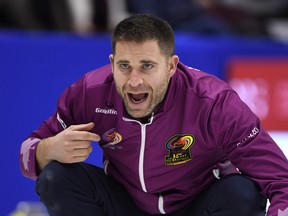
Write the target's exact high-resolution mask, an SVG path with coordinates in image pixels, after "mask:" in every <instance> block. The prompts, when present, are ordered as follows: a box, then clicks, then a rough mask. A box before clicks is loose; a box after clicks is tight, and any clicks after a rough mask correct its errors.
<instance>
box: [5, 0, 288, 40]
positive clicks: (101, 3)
mask: <svg viewBox="0 0 288 216" xmlns="http://www.w3.org/2000/svg"><path fill="white" fill-rule="evenodd" d="M134 13H150V14H154V15H157V16H159V17H161V18H164V19H165V20H167V21H168V22H169V23H170V24H171V25H172V27H173V28H174V30H175V31H185V32H192V33H197V34H205V35H222V34H229V35H244V36H268V37H275V38H280V39H285V38H288V0H145V1H142V0H81V1H80V0H0V27H1V28H4V29H21V30H27V31H39V30H40V31H43V30H44V31H47V30H48V31H59V32H63V31H64V32H73V33H77V34H84V35H85V34H91V33H92V34H94V33H99V32H110V31H111V30H112V29H113V28H114V27H115V25H116V24H117V23H118V22H119V21H120V20H122V19H123V18H125V17H127V16H129V15H130V14H134ZM287 40H288V39H287Z"/></svg>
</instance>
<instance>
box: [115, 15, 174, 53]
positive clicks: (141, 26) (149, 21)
mask: <svg viewBox="0 0 288 216" xmlns="http://www.w3.org/2000/svg"><path fill="white" fill-rule="evenodd" d="M146 40H156V41H157V42H158V45H159V47H160V51H161V52H162V53H163V54H164V55H166V56H167V57H170V56H172V55H174V51H175V41H174V32H173V29H172V28H171V26H170V25H169V24H168V23H167V22H166V21H164V20H162V19H160V18H159V17H156V16H153V15H149V14H134V15H132V16H130V17H128V18H126V19H124V20H122V21H121V22H120V23H119V24H118V25H117V26H116V27H115V30H114V31H113V34H112V51H113V54H115V51H116V50H115V48H116V43H117V42H119V41H134V42H144V41H146Z"/></svg>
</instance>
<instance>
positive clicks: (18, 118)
mask: <svg viewBox="0 0 288 216" xmlns="http://www.w3.org/2000/svg"><path fill="white" fill-rule="evenodd" d="M176 47H177V48H176V53H177V54H178V55H179V56H180V59H181V61H182V62H184V63H185V64H187V65H189V66H191V67H196V68H199V69H201V70H204V71H206V72H209V73H212V74H214V75H215V76H218V77H220V78H221V79H225V78H226V71H225V67H226V64H227V62H229V59H231V58H235V57H273V58H282V57H288V45H287V44H283V43H279V42H275V41H270V40H266V39H261V38H254V39H251V38H250V39H247V38H236V37H219V38H215V37H200V36H197V35H191V34H184V33H177V34H176ZM110 52H111V46H110V35H94V36H89V37H88V36H87V37H80V36H75V35H71V34H56V33H25V32H7V31H2V32H1V31H0V99H1V103H0V115H1V120H2V121H1V126H0V133H1V140H0V143H1V157H0V163H1V165H2V166H1V168H2V169H1V177H0V192H1V193H0V194H1V195H0V196H1V199H0V215H1V216H2V215H3V216H6V215H8V213H9V212H11V211H12V210H13V209H14V208H15V206H16V205H17V203H18V202H19V201H22V200H27V201H33V200H38V197H37V196H36V195H35V194H34V181H32V180H30V179H27V178H24V177H23V176H22V175H21V173H20V169H19V151H20V144H21V142H22V141H23V139H25V137H26V136H28V135H29V133H30V132H31V131H33V130H35V129H36V128H37V127H38V126H39V125H40V124H41V122H42V121H43V120H44V119H46V118H48V117H49V115H50V114H52V112H53V111H54V108H55V106H56V101H57V99H58V96H59V95H60V94H61V92H62V91H63V90H64V89H65V88H66V87H67V86H68V85H70V84H71V83H73V82H74V81H76V80H77V79H78V78H80V76H81V75H82V74H84V73H86V72H88V71H90V70H92V69H94V68H96V67H99V66H102V65H104V64H107V63H109V60H108V55H109V54H110ZM89 162H91V163H95V164H98V165H100V164H101V154H99V153H97V148H96V150H94V152H93V154H92V155H91V156H90V158H89Z"/></svg>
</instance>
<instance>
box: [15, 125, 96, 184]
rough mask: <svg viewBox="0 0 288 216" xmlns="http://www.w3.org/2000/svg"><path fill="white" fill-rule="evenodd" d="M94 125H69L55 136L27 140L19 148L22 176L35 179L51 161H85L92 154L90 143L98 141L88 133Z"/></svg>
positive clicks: (94, 135)
mask: <svg viewBox="0 0 288 216" xmlns="http://www.w3.org/2000/svg"><path fill="white" fill-rule="evenodd" d="M93 127H94V123H92V122H90V123H87V124H80V125H71V126H70V127H68V128H67V129H65V130H63V131H61V132H60V133H58V134H56V135H55V136H51V137H48V138H45V139H42V140H40V139H37V138H28V139H26V140H25V141H24V142H23V143H22V146H21V154H20V167H21V171H22V173H23V175H24V176H26V177H28V178H31V179H36V178H37V176H38V175H39V173H40V172H41V170H42V169H44V167H45V166H46V165H47V164H48V163H50V162H51V161H53V160H56V161H59V162H61V163H76V162H82V161H85V160H86V159H87V158H88V156H89V154H90V153H91V152H92V146H91V141H96V142H97V141H99V140H100V137H99V136H98V135H97V134H94V133H91V132H89V131H90V130H91V129H92V128H93Z"/></svg>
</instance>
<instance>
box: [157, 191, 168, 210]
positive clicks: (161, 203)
mask: <svg viewBox="0 0 288 216" xmlns="http://www.w3.org/2000/svg"><path fill="white" fill-rule="evenodd" d="M158 209H159V211H160V213H161V214H166V212H165V210H164V197H163V196H162V195H161V194H160V195H159V199H158Z"/></svg>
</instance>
